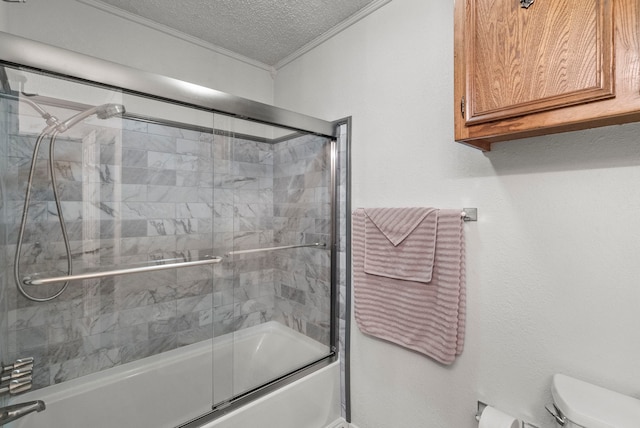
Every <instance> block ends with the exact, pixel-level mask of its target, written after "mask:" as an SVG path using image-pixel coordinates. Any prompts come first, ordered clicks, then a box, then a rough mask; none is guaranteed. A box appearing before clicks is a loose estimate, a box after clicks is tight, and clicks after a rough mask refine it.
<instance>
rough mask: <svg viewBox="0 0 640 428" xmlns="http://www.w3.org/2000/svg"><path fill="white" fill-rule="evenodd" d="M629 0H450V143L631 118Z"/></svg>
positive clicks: (636, 16) (634, 69)
mask: <svg viewBox="0 0 640 428" xmlns="http://www.w3.org/2000/svg"><path fill="white" fill-rule="evenodd" d="M639 23H640V2H639V1H638V0H535V1H534V3H533V4H532V5H531V6H530V7H529V8H524V7H522V6H521V4H520V0H455V28H454V31H455V85H454V86H455V94H454V96H455V99H454V105H455V110H454V115H455V139H456V141H459V142H462V143H465V144H468V145H471V146H473V147H477V148H479V149H482V150H490V149H491V144H492V143H495V142H500V141H508V140H514V139H518V138H525V137H532V136H537V135H545V134H551V133H557V132H566V131H574V130H578V129H586V128H593V127H598V126H606V125H613V124H620V123H625V122H632V121H639V120H640V42H639V38H640V28H639Z"/></svg>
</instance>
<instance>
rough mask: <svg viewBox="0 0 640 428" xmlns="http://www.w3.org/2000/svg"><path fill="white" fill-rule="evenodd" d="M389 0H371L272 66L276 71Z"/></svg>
mask: <svg viewBox="0 0 640 428" xmlns="http://www.w3.org/2000/svg"><path fill="white" fill-rule="evenodd" d="M391 1H392V0H375V1H373V2H371V3H370V4H369V5H368V6H367V7H365V8H364V9H361V10H360V11H358V12H356V13H355V14H353V15H351V16H350V17H349V18H347V19H346V20H344V21H342V22H341V23H339V24H338V25H336V26H335V27H333V28H331V29H330V30H329V31H327V32H326V33H324V34H322V35H320V36H319V37H317V38H315V39H313V40H312V41H310V42H309V43H307V44H306V45H304V46H302V47H301V48H300V49H298V50H296V51H295V52H293V53H292V54H290V55H288V56H286V57H285V58H283V59H281V60H280V61H278V62H277V63H276V64H275V65H274V66H273V68H274V69H275V70H276V71H277V70H279V69H281V68H282V67H284V66H285V65H287V64H289V63H290V62H292V61H295V60H296V59H298V58H300V57H301V56H303V55H304V54H306V53H307V52H309V51H311V50H313V49H314V48H316V47H318V46H320V45H321V44H322V43H324V42H326V41H327V40H329V39H330V38H332V37H333V36H335V35H337V34H338V33H341V32H342V31H344V30H346V29H347V28H349V27H351V26H352V25H354V24H355V23H356V22H358V21H360V20H361V19H363V18H365V17H366V16H368V15H370V14H372V13H373V12H375V11H376V10H378V9H380V8H381V7H382V6H384V5H386V4H387V3H390V2H391Z"/></svg>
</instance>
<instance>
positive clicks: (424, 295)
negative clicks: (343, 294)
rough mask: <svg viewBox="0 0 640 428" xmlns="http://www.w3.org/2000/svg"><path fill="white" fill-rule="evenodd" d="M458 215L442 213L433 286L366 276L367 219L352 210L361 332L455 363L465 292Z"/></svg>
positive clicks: (459, 347) (461, 338)
mask: <svg viewBox="0 0 640 428" xmlns="http://www.w3.org/2000/svg"><path fill="white" fill-rule="evenodd" d="M460 212H461V211H460V210H439V212H438V218H437V232H436V242H435V256H434V263H433V273H432V278H431V281H430V282H429V283H426V284H425V283H424V282H417V281H406V280H400V279H396V278H388V277H383V276H379V275H372V274H369V273H367V272H365V268H364V264H365V255H364V253H365V229H366V218H367V215H366V214H365V211H364V210H363V209H358V210H356V211H354V213H353V244H352V245H353V277H354V301H355V318H356V322H357V324H358V327H359V328H360V330H361V331H362V332H364V333H365V334H369V335H372V336H375V337H378V338H381V339H384V340H388V341H390V342H393V343H396V344H398V345H401V346H404V347H406V348H408V349H412V350H415V351H418V352H420V353H422V354H424V355H427V356H429V357H431V358H433V359H435V360H436V361H439V362H441V363H443V364H451V363H452V362H453V361H454V359H455V357H456V355H459V354H460V353H461V352H462V349H463V346H464V334H465V310H466V289H465V246H464V234H463V227H462V225H463V223H462V218H461V215H460ZM400 235H401V234H400Z"/></svg>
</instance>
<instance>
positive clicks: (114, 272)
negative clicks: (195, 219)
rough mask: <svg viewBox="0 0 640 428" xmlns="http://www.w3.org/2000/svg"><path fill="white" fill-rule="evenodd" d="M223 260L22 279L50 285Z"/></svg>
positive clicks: (29, 282) (215, 258) (25, 281)
mask: <svg viewBox="0 0 640 428" xmlns="http://www.w3.org/2000/svg"><path fill="white" fill-rule="evenodd" d="M221 261H222V257H211V258H209V259H206V260H197V261H194V262H180V263H169V264H165V265H153V266H144V267H137V268H129V269H115V270H107V271H104V272H91V273H80V274H77V275H65V276H55V277H51V278H35V279H33V278H30V277H25V278H23V280H22V283H23V284H24V285H49V284H55V283H58V282H67V281H76V280H82V279H94V278H105V277H110V276H118V275H130V274H133V273H142V272H153V271H157V270H166V269H180V268H186V267H192V266H201V265H210V264H214V263H220V262H221Z"/></svg>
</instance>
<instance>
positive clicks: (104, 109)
mask: <svg viewBox="0 0 640 428" xmlns="http://www.w3.org/2000/svg"><path fill="white" fill-rule="evenodd" d="M125 112H126V110H125V108H124V106H123V105H122V104H102V105H99V106H96V107H91V108H89V109H87V110H85V111H81V112H80V113H78V114H76V115H75V116H71V117H70V118H69V119H67V120H65V121H64V122H62V123H59V124H57V125H55V126H54V128H55V130H56V131H57V132H58V133H63V132H65V131H67V130H68V129H71V128H73V127H74V126H75V125H76V124H78V123H79V122H81V121H83V120H84V119H86V118H88V117H89V116H92V115H94V114H95V115H96V116H97V117H98V119H109V118H111V117H115V116H122V115H124V114H125Z"/></svg>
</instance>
